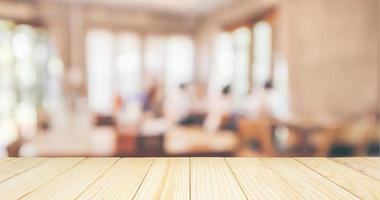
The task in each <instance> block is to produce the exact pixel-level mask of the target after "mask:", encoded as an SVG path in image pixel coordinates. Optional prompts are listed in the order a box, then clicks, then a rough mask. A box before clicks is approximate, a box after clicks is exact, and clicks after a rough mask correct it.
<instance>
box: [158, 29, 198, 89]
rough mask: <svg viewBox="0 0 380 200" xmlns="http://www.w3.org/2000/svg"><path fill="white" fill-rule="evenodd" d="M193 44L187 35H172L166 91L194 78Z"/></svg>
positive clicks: (169, 46) (168, 51)
mask: <svg viewBox="0 0 380 200" xmlns="http://www.w3.org/2000/svg"><path fill="white" fill-rule="evenodd" d="M192 66H193V44H192V41H191V39H190V38H189V37H187V36H178V35H176V36H171V37H170V38H169V39H168V44H167V68H166V73H165V78H166V91H167V92H168V94H170V92H171V91H173V90H174V89H176V88H178V86H179V85H180V84H181V83H186V82H190V81H191V80H192V78H193V67H192Z"/></svg>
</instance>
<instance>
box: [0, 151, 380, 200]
mask: <svg viewBox="0 0 380 200" xmlns="http://www.w3.org/2000/svg"><path fill="white" fill-rule="evenodd" d="M1 161H3V162H1ZM379 171H380V160H379V159H378V158H367V157H366V158H364V157H363V158H332V159H327V158H122V159H119V158H6V159H4V160H1V159H0V200H13V199H33V200H34V199H35V200H45V199H49V200H50V199H53V200H54V199H57V200H58V199H64V200H70V199H79V200H90V199H91V200H98V199H107V200H116V199H127V200H128V199H138V200H145V199H180V200H183V199H184V200H189V199H195V200H203V199H206V200H212V199H218V200H219V199H222V200H223V199H226V200H230V199H231V200H233V199H259V200H260V199H274V200H275V199H366V200H367V199H380V180H379V173H380V172H379Z"/></svg>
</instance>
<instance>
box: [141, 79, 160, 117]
mask: <svg viewBox="0 0 380 200" xmlns="http://www.w3.org/2000/svg"><path fill="white" fill-rule="evenodd" d="M162 87H163V86H162V84H161V83H160V81H158V80H153V81H152V83H151V84H150V85H148V86H147V88H146V91H145V94H143V98H142V99H143V100H142V101H143V111H144V112H148V113H151V114H153V116H155V117H162V115H163V108H162V107H163V103H164V93H163V88H162Z"/></svg>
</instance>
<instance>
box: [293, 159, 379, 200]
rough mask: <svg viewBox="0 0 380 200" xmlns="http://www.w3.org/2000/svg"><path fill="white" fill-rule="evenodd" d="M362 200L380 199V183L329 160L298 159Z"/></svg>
mask: <svg viewBox="0 0 380 200" xmlns="http://www.w3.org/2000/svg"><path fill="white" fill-rule="evenodd" d="M297 160H299V161H300V162H302V163H303V164H305V165H307V166H308V167H310V168H312V169H313V170H315V171H316V172H318V173H319V174H321V175H322V176H324V177H326V178H328V179H329V180H331V181H332V182H334V183H335V184H337V185H339V186H341V187H343V188H345V189H346V190H347V191H350V192H351V193H353V194H355V195H356V196H358V197H360V198H361V199H366V200H370V199H380V182H379V181H377V180H375V179H373V178H370V177H368V176H366V175H363V174H361V173H360V172H358V171H356V170H353V169H350V168H348V167H346V166H343V165H341V164H339V163H337V162H334V161H333V160H330V159H327V158H297Z"/></svg>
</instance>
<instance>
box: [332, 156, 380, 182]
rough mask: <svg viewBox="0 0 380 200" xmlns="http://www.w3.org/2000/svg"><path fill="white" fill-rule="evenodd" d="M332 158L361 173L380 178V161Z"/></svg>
mask: <svg viewBox="0 0 380 200" xmlns="http://www.w3.org/2000/svg"><path fill="white" fill-rule="evenodd" d="M333 160H335V161H336V162H339V163H341V164H343V165H345V166H348V167H350V168H352V169H355V170H357V171H359V172H361V173H362V174H365V175H367V176H370V177H373V178H375V179H377V180H380V163H376V162H373V161H371V160H368V159H365V158H333Z"/></svg>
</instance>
